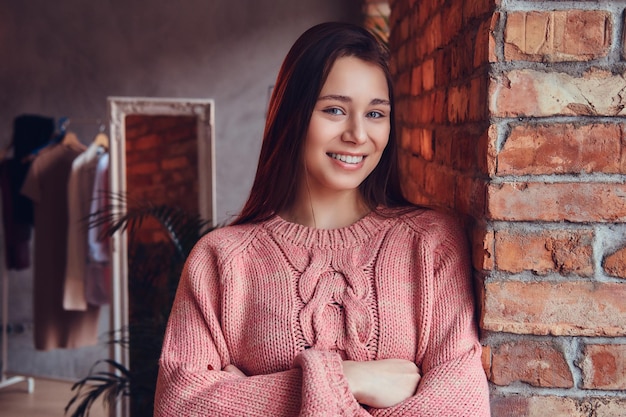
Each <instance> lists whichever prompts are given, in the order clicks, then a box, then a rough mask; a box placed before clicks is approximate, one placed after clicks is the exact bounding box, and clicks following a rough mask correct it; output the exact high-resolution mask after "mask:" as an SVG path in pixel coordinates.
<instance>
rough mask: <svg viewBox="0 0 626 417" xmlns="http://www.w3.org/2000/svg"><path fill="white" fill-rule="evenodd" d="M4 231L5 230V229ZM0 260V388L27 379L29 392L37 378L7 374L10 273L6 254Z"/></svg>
mask: <svg viewBox="0 0 626 417" xmlns="http://www.w3.org/2000/svg"><path fill="white" fill-rule="evenodd" d="M3 232H4V231H3ZM0 262H2V267H1V270H2V364H0V370H1V371H2V372H1V373H0V375H1V376H0V389H2V388H5V387H8V386H11V385H15V384H17V383H19V382H22V381H26V383H27V389H28V393H32V392H33V391H35V379H34V378H33V377H30V376H23V375H13V376H10V377H9V376H7V375H6V367H7V360H8V353H9V343H8V340H7V339H8V335H9V332H8V330H7V327H8V325H9V275H8V271H7V268H6V263H5V260H4V256H0Z"/></svg>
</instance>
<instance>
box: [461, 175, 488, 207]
mask: <svg viewBox="0 0 626 417" xmlns="http://www.w3.org/2000/svg"><path fill="white" fill-rule="evenodd" d="M485 187H486V185H485V180H484V179H482V178H474V177H470V176H463V175H458V176H457V178H456V196H455V204H454V207H455V208H456V210H458V211H460V212H461V213H466V214H469V215H471V216H472V217H482V216H483V213H484V210H485Z"/></svg>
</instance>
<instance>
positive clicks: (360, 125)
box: [343, 117, 367, 144]
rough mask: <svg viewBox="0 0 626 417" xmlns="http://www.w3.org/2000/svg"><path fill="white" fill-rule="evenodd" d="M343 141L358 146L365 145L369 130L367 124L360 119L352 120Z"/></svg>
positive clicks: (353, 118)
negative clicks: (366, 127)
mask: <svg viewBox="0 0 626 417" xmlns="http://www.w3.org/2000/svg"><path fill="white" fill-rule="evenodd" d="M343 140H345V141H347V142H353V143H356V144H361V143H364V142H365V141H366V140H367V130H366V129H365V123H364V121H363V120H361V119H360V118H358V117H352V118H350V121H349V123H348V125H347V126H346V131H345V132H344V134H343Z"/></svg>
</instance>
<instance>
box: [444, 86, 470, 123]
mask: <svg viewBox="0 0 626 417" xmlns="http://www.w3.org/2000/svg"><path fill="white" fill-rule="evenodd" d="M469 96H470V91H469V88H468V87H467V86H465V85H460V86H455V87H450V88H449V89H448V121H450V122H451V123H453V124H454V123H463V122H466V121H467V120H468V119H469V101H470V97H469Z"/></svg>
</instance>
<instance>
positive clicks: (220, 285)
mask: <svg viewBox="0 0 626 417" xmlns="http://www.w3.org/2000/svg"><path fill="white" fill-rule="evenodd" d="M388 214H394V213H388ZM469 273H470V265H469V256H468V252H467V247H466V242H465V239H464V236H463V234H462V231H461V229H460V228H459V227H458V225H457V223H456V222H454V221H453V220H452V219H450V218H449V217H447V216H445V215H442V214H440V213H437V212H435V211H430V210H413V211H410V212H408V213H406V212H405V213H404V214H398V213H395V215H393V216H389V217H387V216H380V215H378V214H374V213H372V214H370V215H368V216H366V217H364V218H363V219H361V220H359V221H358V222H356V223H354V224H353V225H351V226H349V227H346V228H342V229H334V230H322V229H313V228H308V227H305V226H301V225H298V224H294V223H289V222H286V221H284V220H283V219H281V218H280V217H278V216H275V217H273V218H272V219H270V220H268V221H266V222H264V223H260V224H255V225H241V226H229V227H224V228H221V229H217V230H215V231H213V232H212V233H210V234H208V235H207V236H205V237H204V238H203V239H202V240H201V241H200V242H199V243H198V244H197V245H196V248H195V249H194V251H193V252H192V254H191V255H190V256H189V259H188V260H187V264H186V266H185V270H184V272H183V276H182V277H181V282H180V285H179V289H178V292H177V295H176V300H175V302H174V306H173V308H172V312H171V315H170V321H169V324H168V329H167V332H166V335H165V340H164V345H163V353H162V356H161V361H160V371H159V380H158V384H157V394H156V403H155V416H298V415H300V416H321V417H324V416H329V417H330V416H368V415H374V416H423V417H427V416H431V417H435V416H438V417H440V416H472V417H474V416H478V417H483V416H484V417H486V416H489V398H488V388H487V383H486V378H485V374H484V372H483V370H482V366H481V361H480V344H479V343H478V338H477V333H476V326H475V323H474V307H473V294H472V289H471V281H470V275H469ZM386 358H399V359H407V360H412V361H414V362H415V363H416V364H417V365H418V366H419V367H420V369H421V371H422V374H423V377H422V380H421V381H420V384H419V387H418V390H417V392H416V393H415V395H414V396H413V397H411V398H409V399H407V400H406V401H404V402H402V403H401V404H398V405H396V406H394V407H390V408H386V409H372V408H368V407H363V406H361V405H360V404H358V403H357V402H356V400H355V399H354V397H353V396H352V394H351V393H350V390H349V387H348V384H347V381H346V379H345V377H344V376H343V373H342V365H341V362H342V360H343V359H350V360H358V361H365V360H376V359H386ZM228 364H233V365H236V366H237V367H238V368H239V369H241V370H242V371H243V372H244V373H246V375H249V377H246V378H241V377H237V376H234V375H232V374H229V373H226V372H223V371H220V369H223V368H224V366H226V365H228Z"/></svg>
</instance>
